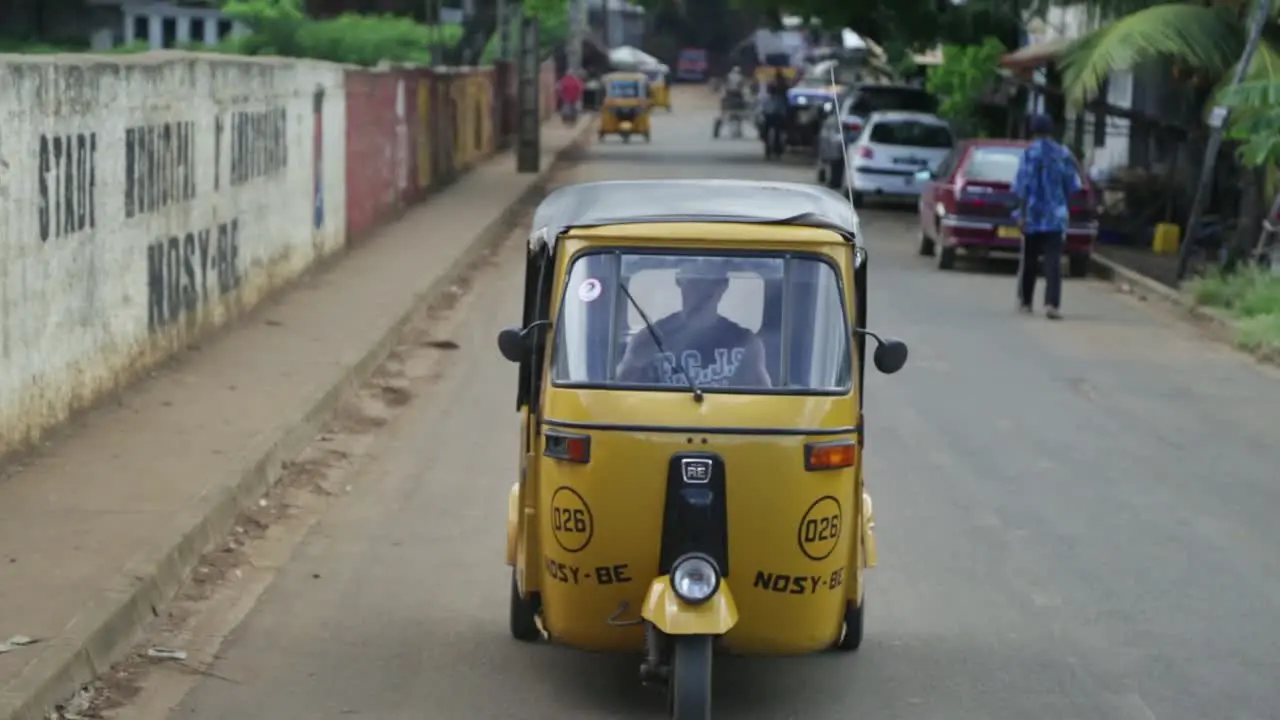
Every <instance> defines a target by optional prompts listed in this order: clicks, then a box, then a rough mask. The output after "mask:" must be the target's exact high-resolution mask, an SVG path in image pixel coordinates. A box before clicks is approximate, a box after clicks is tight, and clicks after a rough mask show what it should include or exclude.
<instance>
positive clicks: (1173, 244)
mask: <svg viewBox="0 0 1280 720" xmlns="http://www.w3.org/2000/svg"><path fill="white" fill-rule="evenodd" d="M1181 235H1182V228H1180V227H1178V226H1177V225H1175V224H1174V223H1159V224H1158V225H1156V229H1155V232H1153V233H1151V251H1152V252H1154V253H1156V254H1157V255H1176V254H1177V253H1178V244H1179V242H1181Z"/></svg>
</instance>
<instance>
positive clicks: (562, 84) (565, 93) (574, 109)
mask: <svg viewBox="0 0 1280 720" xmlns="http://www.w3.org/2000/svg"><path fill="white" fill-rule="evenodd" d="M582 91H583V85H582V80H580V79H579V78H578V75H577V73H575V72H574V71H572V70H570V71H568V72H566V73H565V74H564V77H562V78H560V81H559V82H558V83H556V94H557V95H558V96H559V100H560V117H561V118H563V119H564V121H565V122H567V123H575V122H577V121H578V107H579V105H578V104H579V103H580V102H582Z"/></svg>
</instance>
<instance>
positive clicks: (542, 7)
mask: <svg viewBox="0 0 1280 720" xmlns="http://www.w3.org/2000/svg"><path fill="white" fill-rule="evenodd" d="M522 7H523V8H524V12H525V14H526V15H529V16H532V17H536V18H538V44H539V45H540V46H541V47H540V48H539V49H540V50H541V51H542V53H544V54H545V53H546V52H548V51H549V50H551V49H553V48H556V47H558V46H559V45H561V44H562V43H563V42H564V41H565V40H566V39H567V38H568V37H569V4H568V3H567V2H566V1H565V0H537V1H536V2H528V0H526V2H525V3H524V4H523V5H522ZM507 29H508V30H509V31H510V36H509V37H508V38H507V46H508V47H511V48H518V47H520V25H519V24H518V23H514V22H513V23H511V24H510V25H508V26H507ZM497 58H498V33H497V32H495V33H494V34H493V35H491V36H490V37H489V42H488V43H486V44H485V46H484V52H483V53H481V54H480V62H481V63H482V64H485V65H487V64H490V63H492V62H493V61H494V60H497Z"/></svg>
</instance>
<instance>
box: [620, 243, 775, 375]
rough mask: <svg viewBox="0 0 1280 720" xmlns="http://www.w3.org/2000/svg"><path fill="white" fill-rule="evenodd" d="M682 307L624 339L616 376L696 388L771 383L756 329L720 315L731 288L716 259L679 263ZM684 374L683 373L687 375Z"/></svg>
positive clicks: (727, 276)
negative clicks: (659, 342)
mask: <svg viewBox="0 0 1280 720" xmlns="http://www.w3.org/2000/svg"><path fill="white" fill-rule="evenodd" d="M676 285H677V286H678V287H679V288H680V300H681V309H680V311H679V312H676V313H672V314H671V315H668V316H666V317H664V318H662V319H661V320H658V321H657V322H655V323H654V324H653V329H654V331H655V332H656V333H657V335H658V337H659V338H660V339H661V340H662V348H663V350H665V352H662V351H659V349H658V347H657V345H656V344H655V343H654V340H653V333H650V332H649V331H648V330H646V329H643V328H642V329H641V330H640V331H638V332H636V333H635V334H634V335H633V336H632V337H631V340H630V341H629V342H628V343H627V349H626V352H625V353H623V356H622V362H621V363H619V364H618V372H617V378H618V380H619V381H621V382H642V383H656V384H661V385H687V384H688V380H689V379H692V380H693V382H694V383H696V384H697V385H698V386H699V387H709V386H710V387H715V386H721V387H739V388H751V387H756V388H767V387H772V384H773V383H772V381H771V380H770V378H769V371H768V370H767V369H766V368H765V353H764V345H763V343H761V342H760V338H759V337H757V336H756V334H755V333H753V332H752V331H750V330H748V329H747V328H744V327H742V326H741V325H739V324H737V323H735V322H733V321H732V320H730V319H728V318H726V317H724V316H723V315H721V314H720V312H719V306H720V299H721V298H722V297H724V294H725V291H726V290H728V289H729V275H728V271H727V269H726V267H725V266H724V265H723V264H722V263H720V262H716V261H700V262H691V263H687V264H685V265H681V266H680V269H679V270H678V271H677V274H676ZM686 373H687V376H686Z"/></svg>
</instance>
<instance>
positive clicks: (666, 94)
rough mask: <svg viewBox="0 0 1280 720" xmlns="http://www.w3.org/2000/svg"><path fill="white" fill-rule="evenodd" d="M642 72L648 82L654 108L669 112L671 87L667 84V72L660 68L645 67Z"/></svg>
mask: <svg viewBox="0 0 1280 720" xmlns="http://www.w3.org/2000/svg"><path fill="white" fill-rule="evenodd" d="M643 72H644V76H645V77H646V78H648V80H649V92H650V94H651V95H652V96H653V105H654V107H660V108H666V110H667V112H671V86H670V84H668V83H667V71H666V70H665V69H663V68H661V67H647V68H645V69H644V70H643Z"/></svg>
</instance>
